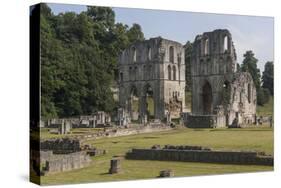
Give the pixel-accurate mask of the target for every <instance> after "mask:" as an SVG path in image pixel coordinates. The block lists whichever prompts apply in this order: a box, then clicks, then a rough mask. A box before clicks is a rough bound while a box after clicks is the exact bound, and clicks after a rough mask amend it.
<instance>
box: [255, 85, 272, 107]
mask: <svg viewBox="0 0 281 188" xmlns="http://www.w3.org/2000/svg"><path fill="white" fill-rule="evenodd" d="M269 97H270V91H269V90H268V89H267V88H260V89H259V90H258V91H257V103H258V105H260V106H263V105H264V104H265V103H267V102H268V101H269Z"/></svg>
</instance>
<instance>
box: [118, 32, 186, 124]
mask: <svg viewBox="0 0 281 188" xmlns="http://www.w3.org/2000/svg"><path fill="white" fill-rule="evenodd" d="M118 70H119V103H120V107H122V108H124V109H125V111H127V112H128V113H129V114H130V117H131V120H135V121H136V120H139V119H140V118H143V117H144V116H147V117H149V118H151V119H160V120H164V119H165V117H166V114H167V113H169V114H170V115H171V117H180V113H181V112H182V110H183V108H184V107H185V103H184V101H185V93H184V91H185V64H184V49H183V46H182V45H181V44H180V43H178V42H175V41H171V40H167V39H163V38H161V37H158V38H151V39H149V40H145V41H142V42H137V43H135V44H133V45H131V46H130V47H129V48H127V49H125V50H124V51H123V52H122V54H121V55H120V57H119V64H118Z"/></svg>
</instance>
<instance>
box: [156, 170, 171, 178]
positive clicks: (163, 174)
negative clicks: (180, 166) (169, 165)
mask: <svg viewBox="0 0 281 188" xmlns="http://www.w3.org/2000/svg"><path fill="white" fill-rule="evenodd" d="M173 176H174V172H173V171H172V170H170V169H167V170H161V171H160V174H159V177H161V178H164V177H173Z"/></svg>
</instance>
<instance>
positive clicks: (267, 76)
mask: <svg viewBox="0 0 281 188" xmlns="http://www.w3.org/2000/svg"><path fill="white" fill-rule="evenodd" d="M273 70H274V69H273V62H272V61H268V62H266V64H265V66H264V71H263V74H262V87H263V88H267V89H268V90H269V91H270V94H271V95H273V94H274V88H273V77H274V71H273Z"/></svg>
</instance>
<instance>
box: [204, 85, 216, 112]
mask: <svg viewBox="0 0 281 188" xmlns="http://www.w3.org/2000/svg"><path fill="white" fill-rule="evenodd" d="M202 103H203V113H204V114H211V113H212V106H213V95H212V87H211V85H210V83H209V82H207V81H206V83H205V84H204V85H203V88H202Z"/></svg>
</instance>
